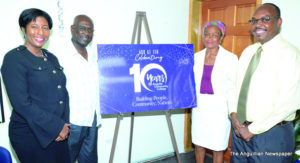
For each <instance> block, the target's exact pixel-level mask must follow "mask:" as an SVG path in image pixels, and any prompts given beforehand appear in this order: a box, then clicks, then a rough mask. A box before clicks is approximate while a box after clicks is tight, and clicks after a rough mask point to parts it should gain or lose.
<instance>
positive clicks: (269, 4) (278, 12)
mask: <svg viewBox="0 0 300 163" xmlns="http://www.w3.org/2000/svg"><path fill="white" fill-rule="evenodd" d="M262 6H271V7H273V8H274V9H275V12H276V16H277V17H279V18H280V17H281V14H280V9H279V7H278V6H276V5H275V4H274V3H264V4H262Z"/></svg>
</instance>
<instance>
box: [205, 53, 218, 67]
mask: <svg viewBox="0 0 300 163" xmlns="http://www.w3.org/2000/svg"><path fill="white" fill-rule="evenodd" d="M216 56H217V55H206V61H207V64H208V65H213V64H214V62H215V60H216Z"/></svg>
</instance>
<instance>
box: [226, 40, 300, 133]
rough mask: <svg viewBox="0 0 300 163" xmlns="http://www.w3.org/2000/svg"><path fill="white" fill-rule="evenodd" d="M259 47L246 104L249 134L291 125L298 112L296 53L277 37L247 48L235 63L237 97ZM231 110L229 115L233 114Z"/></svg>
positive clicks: (299, 92) (298, 56) (298, 57)
mask: <svg viewBox="0 0 300 163" xmlns="http://www.w3.org/2000/svg"><path fill="white" fill-rule="evenodd" d="M259 46H262V53H261V58H260V62H259V65H258V67H257V69H256V71H255V72H254V74H253V76H252V79H251V82H250V86H249V90H248V100H247V116H246V117H247V120H248V121H250V122H252V124H251V125H249V131H250V132H251V133H253V134H260V133H263V132H266V131H268V130H269V129H270V128H272V127H273V126H275V125H276V124H277V123H279V122H281V121H292V120H294V118H295V113H296V110H297V109H299V108H300V53H299V50H297V49H296V48H295V47H294V46H292V45H291V44H289V43H288V42H286V41H285V40H284V39H283V38H282V37H281V36H280V35H277V36H275V37H274V38H273V39H272V40H270V41H268V42H266V43H264V44H263V45H261V44H260V43H256V44H253V45H251V46H249V47H247V48H246V49H245V50H244V51H243V53H242V55H241V58H240V60H239V64H238V72H237V82H236V84H237V90H236V92H237V95H238V94H239V92H240V87H241V85H242V82H243V79H244V75H245V72H246V70H247V67H248V64H249V62H250V60H251V58H252V56H253V55H254V54H255V52H256V50H257V49H258V47H259ZM236 111H237V107H234V108H231V110H230V113H232V112H236Z"/></svg>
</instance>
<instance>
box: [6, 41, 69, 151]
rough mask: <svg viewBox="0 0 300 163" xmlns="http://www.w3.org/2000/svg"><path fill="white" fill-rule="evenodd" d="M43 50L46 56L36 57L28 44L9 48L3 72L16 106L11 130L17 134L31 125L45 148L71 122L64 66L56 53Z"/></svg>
mask: <svg viewBox="0 0 300 163" xmlns="http://www.w3.org/2000/svg"><path fill="white" fill-rule="evenodd" d="M42 51H43V53H44V55H45V56H46V58H39V57H36V56H34V55H33V54H32V53H31V52H30V51H28V50H27V48H26V47H25V46H19V47H17V48H15V49H13V50H11V51H9V52H8V53H7V54H6V55H5V57H4V59H3V64H2V67H1V73H2V76H3V81H4V84H5V88H6V92H7V95H8V97H9V100H10V103H11V105H12V107H13V110H12V115H11V120H10V125H9V129H10V130H11V131H12V132H14V133H18V132H24V129H25V130H26V131H27V128H28V131H30V132H29V133H28V134H32V136H34V137H35V138H36V139H37V140H38V142H39V143H40V144H41V146H42V147H43V148H46V147H47V146H48V145H49V144H50V143H51V142H52V141H54V140H55V139H56V138H57V137H58V135H59V133H60V131H61V130H62V128H63V126H64V124H65V123H69V97H68V92H67V90H66V77H65V75H64V73H63V68H62V67H61V66H60V65H59V63H58V60H57V58H56V57H55V56H54V55H53V54H51V53H50V52H48V51H47V50H44V49H42ZM11 131H10V132H11ZM23 134H24V133H23ZM10 139H14V137H13V136H11V135H10Z"/></svg>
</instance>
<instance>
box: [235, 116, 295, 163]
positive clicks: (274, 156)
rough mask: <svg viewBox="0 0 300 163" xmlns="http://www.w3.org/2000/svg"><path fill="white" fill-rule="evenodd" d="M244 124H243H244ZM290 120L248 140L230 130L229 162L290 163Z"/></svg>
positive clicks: (292, 130) (291, 125)
mask: <svg viewBox="0 0 300 163" xmlns="http://www.w3.org/2000/svg"><path fill="white" fill-rule="evenodd" d="M244 125H245V124H244ZM294 141H295V140H294V128H293V124H292V123H291V122H289V123H287V124H285V125H282V126H274V127H273V128H271V129H270V130H269V131H266V132H264V133H262V134H258V135H255V136H254V137H253V138H252V139H251V140H250V141H249V142H245V141H244V140H243V139H241V138H239V137H237V136H236V134H235V132H234V131H232V144H231V153H230V154H231V159H230V162H231V163H291V162H292V158H293V153H294Z"/></svg>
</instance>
